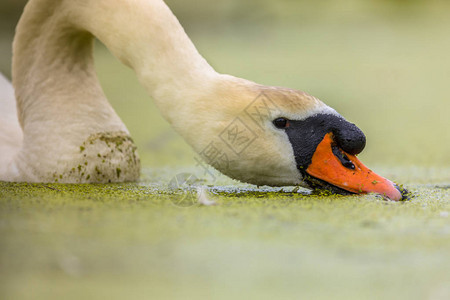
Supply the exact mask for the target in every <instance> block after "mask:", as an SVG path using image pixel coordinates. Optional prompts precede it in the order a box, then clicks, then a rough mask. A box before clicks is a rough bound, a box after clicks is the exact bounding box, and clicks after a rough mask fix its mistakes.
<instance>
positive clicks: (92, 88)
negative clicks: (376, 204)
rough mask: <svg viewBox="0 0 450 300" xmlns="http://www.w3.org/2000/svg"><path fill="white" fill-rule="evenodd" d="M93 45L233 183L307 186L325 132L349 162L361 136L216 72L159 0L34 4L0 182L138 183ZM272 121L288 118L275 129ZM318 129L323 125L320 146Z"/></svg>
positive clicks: (7, 119)
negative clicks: (129, 72) (132, 76)
mask: <svg viewBox="0 0 450 300" xmlns="http://www.w3.org/2000/svg"><path fill="white" fill-rule="evenodd" d="M94 37H96V38H98V39H99V40H100V41H102V42H103V43H104V44H105V45H106V47H107V48H108V49H109V50H110V51H111V52H112V53H113V55H114V56H116V57H117V58H118V59H119V60H120V61H121V62H122V63H124V64H125V65H127V66H129V67H130V68H132V69H133V70H134V71H135V72H136V75H137V77H138V79H139V81H140V83H141V84H142V85H143V86H144V87H145V88H146V90H147V92H148V93H149V94H150V96H152V98H153V100H154V101H155V103H156V105H157V106H158V108H159V109H160V111H161V113H162V115H163V116H164V118H165V119H166V120H167V121H168V122H169V123H171V124H172V126H173V127H174V128H175V130H176V131H177V132H178V133H179V134H180V135H182V136H183V137H184V139H185V140H186V141H187V142H188V143H189V144H190V145H191V146H192V147H193V148H194V150H195V151H196V152H197V153H199V154H200V156H201V157H202V158H203V159H204V160H205V161H206V162H207V163H209V164H211V165H212V166H214V167H215V168H216V169H218V170H219V171H221V172H222V173H224V174H226V175H228V176H230V177H232V178H235V179H238V180H241V181H244V182H249V183H253V184H257V185H272V186H280V185H299V184H305V182H304V179H305V178H304V177H305V173H304V172H303V171H302V170H303V169H306V167H307V165H304V166H303V165H299V163H300V162H302V161H308V163H310V161H311V160H312V158H311V156H312V153H313V152H314V149H315V148H316V146H317V144H318V143H319V142H320V140H322V138H323V136H324V135H325V133H326V132H334V134H335V137H336V138H335V139H337V142H338V144H340V146H342V149H344V150H345V148H346V147H347V148H348V149H347V150H346V151H350V152H352V151H353V152H355V153H352V154H356V153H359V152H360V151H362V148H364V144H365V138H364V135H363V134H362V132H360V131H359V129H357V127H356V126H354V125H353V124H351V123H349V122H347V121H345V120H344V119H343V118H342V117H341V116H340V115H339V114H338V113H337V112H336V111H335V110H333V109H332V108H330V107H328V106H327V105H325V104H324V103H323V102H321V101H320V100H318V99H316V98H315V97H313V96H310V95H308V94H306V93H304V92H301V91H296V90H292V89H287V88H280V87H268V86H263V85H259V84H257V83H254V82H251V81H248V80H245V79H241V78H237V77H233V76H230V75H225V74H220V73H218V72H216V71H215V70H214V69H213V68H212V67H211V66H210V65H209V64H208V63H207V62H206V60H205V59H204V58H203V57H202V56H201V55H200V54H199V53H198V52H197V50H196V48H195V46H194V45H193V44H192V42H191V40H190V39H189V38H188V37H187V35H186V33H185V32H184V30H183V28H182V26H181V25H180V24H179V22H178V20H177V19H176V17H175V16H174V15H173V14H172V12H171V11H170V9H169V8H168V7H167V6H166V5H165V3H164V2H163V1H162V0H133V1H129V0H96V1H88V0H31V1H29V2H28V4H27V5H26V7H25V10H24V13H23V15H22V17H21V19H20V21H19V24H18V26H17V29H16V36H15V39H14V44H13V65H12V74H13V84H14V89H15V96H16V97H15V98H16V102H17V112H16V111H15V106H14V105H13V103H14V97H13V96H12V88H11V87H10V86H8V84H7V83H6V81H5V79H4V78H2V79H1V84H2V85H1V88H2V89H1V91H2V94H1V97H2V98H1V99H0V101H1V102H0V104H1V105H2V114H0V124H1V126H2V127H1V129H0V151H1V152H0V153H1V158H0V159H1V160H0V180H4V181H28V182H66V183H72V182H75V183H87V182H119V181H134V180H137V179H138V178H139V171H140V163H139V157H138V154H137V152H136V147H135V145H134V143H133V141H132V139H131V137H130V136H129V132H128V130H127V128H126V126H125V125H124V124H123V123H122V121H121V120H120V118H119V117H118V116H117V114H116V113H115V112H114V110H113V108H112V107H111V106H110V104H109V103H108V101H107V99H106V97H105V95H104V93H103V91H102V89H101V87H100V84H99V82H98V79H97V77H96V74H95V70H94V65H93V56H92V48H93V39H94ZM4 107H5V108H6V109H4ZM3 112H4V113H3ZM15 115H17V117H18V118H17V119H16V118H15V117H12V116H15ZM280 118H281V120H293V121H292V122H291V123H286V124H285V127H284V128H282V129H281V130H280V128H277V127H276V126H274V124H276V123H274V122H275V121H274V120H278V119H280ZM305 120H306V121H305ZM308 120H310V121H308ZM311 120H312V121H311ZM286 122H287V121H286ZM278 123H280V122H278ZM281 123H283V121H281ZM19 124H20V125H19ZM305 124H313V125H312V126H313V127H311V128H312V129H305V128H306V127H305ZM328 124H331V125H328ZM290 125H292V126H291V127H289V126H290ZM330 126H331V127H330ZM288 127H289V128H288ZM316 127H320V128H326V130H325V129H324V130H325V131H323V133H322V136H321V137H319V139H316V138H315V135H316V134H315V133H314V132H316V131H317V132H322V131H321V130H315V128H316ZM296 128H298V129H296ZM309 138H311V140H317V141H316V142H315V144H314V145H312V146H311V147H309V146H308V145H309V140H308V139H309ZM353 141H357V142H353ZM305 145H306V146H305ZM346 145H347V146H346ZM349 145H350V146H349ZM310 148H311V149H312V150H311V149H310ZM313 148H314V149H313ZM311 151H312V152H311ZM310 152H311V153H310ZM212 154H214V155H212ZM396 196H397V195H396Z"/></svg>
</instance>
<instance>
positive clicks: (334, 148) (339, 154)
mask: <svg viewBox="0 0 450 300" xmlns="http://www.w3.org/2000/svg"><path fill="white" fill-rule="evenodd" d="M331 151H332V152H333V154H334V156H336V157H337V158H338V159H339V161H340V162H341V164H342V165H343V166H344V167H346V168H347V169H350V170H354V169H355V165H354V164H353V162H352V161H351V160H350V159H349V158H348V156H347V155H346V154H345V153H343V152H342V151H341V149H339V148H338V147H337V146H336V145H334V146H332V147H331Z"/></svg>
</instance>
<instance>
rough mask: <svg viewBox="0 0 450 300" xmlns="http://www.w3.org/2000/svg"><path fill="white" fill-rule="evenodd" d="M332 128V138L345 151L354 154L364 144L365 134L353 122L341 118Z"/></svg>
mask: <svg viewBox="0 0 450 300" xmlns="http://www.w3.org/2000/svg"><path fill="white" fill-rule="evenodd" d="M337 125H339V126H337V127H336V128H333V130H332V132H333V134H334V140H335V142H336V143H337V145H338V146H339V148H341V149H342V150H344V151H345V152H347V153H349V154H352V155H356V154H359V153H361V152H362V151H363V149H364V147H365V146H366V136H365V135H364V133H363V132H362V131H361V129H359V128H358V127H356V125H355V124H353V123H350V122H347V121H345V120H342V122H338V124H337Z"/></svg>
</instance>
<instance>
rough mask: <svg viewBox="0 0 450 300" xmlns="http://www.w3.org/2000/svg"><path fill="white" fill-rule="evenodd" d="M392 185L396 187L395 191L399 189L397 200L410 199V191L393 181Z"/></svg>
mask: <svg viewBox="0 0 450 300" xmlns="http://www.w3.org/2000/svg"><path fill="white" fill-rule="evenodd" d="M394 187H395V188H396V189H397V191H399V193H400V195H401V198H400V199H398V200H397V201H407V200H411V193H410V192H409V191H408V190H407V189H405V188H404V187H402V186H399V185H397V184H395V183H394Z"/></svg>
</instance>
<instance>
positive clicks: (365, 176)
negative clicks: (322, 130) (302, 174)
mask: <svg viewBox="0 0 450 300" xmlns="http://www.w3.org/2000/svg"><path fill="white" fill-rule="evenodd" d="M306 173H308V174H309V175H310V176H313V177H315V178H318V179H320V180H323V181H325V182H327V183H329V184H331V185H334V186H336V187H339V188H341V189H343V190H346V191H348V192H351V193H356V194H366V193H376V194H379V195H382V196H383V197H385V198H389V199H391V200H394V201H399V200H405V199H406V197H405V195H404V194H405V193H404V192H402V191H400V189H399V188H398V187H397V186H396V185H395V184H394V183H393V182H392V181H390V180H388V179H386V178H383V177H381V176H380V175H377V174H375V173H374V172H373V171H372V170H370V169H368V168H367V167H366V166H365V165H363V164H362V163H361V161H359V159H357V158H356V156H355V155H351V154H348V153H345V152H344V151H342V150H341V149H340V148H338V147H337V145H336V143H335V142H334V140H333V134H332V133H327V134H326V135H325V137H324V138H323V140H322V141H321V142H320V144H319V145H318V146H317V148H316V151H315V152H314V154H313V157H312V160H311V164H310V165H309V166H308V168H307V169H306Z"/></svg>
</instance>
